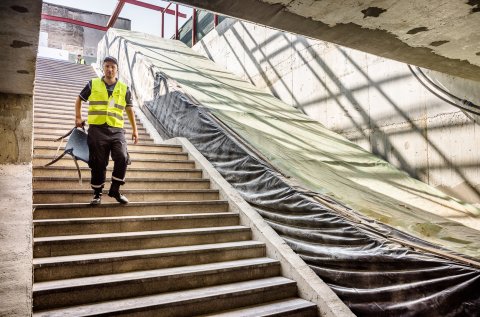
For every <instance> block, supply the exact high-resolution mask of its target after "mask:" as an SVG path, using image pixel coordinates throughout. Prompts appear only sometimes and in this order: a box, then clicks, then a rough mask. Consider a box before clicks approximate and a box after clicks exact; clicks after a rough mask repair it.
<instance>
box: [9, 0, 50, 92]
mask: <svg viewBox="0 0 480 317" xmlns="http://www.w3.org/2000/svg"><path fill="white" fill-rule="evenodd" d="M41 7H42V2H41V1H37V0H2V1H0V69H1V70H2V71H1V72H0V92H3V93H13V94H26V95H32V94H33V80H34V77H35V61H36V58H37V48H38V34H39V33H38V30H39V27H40V12H41Z"/></svg>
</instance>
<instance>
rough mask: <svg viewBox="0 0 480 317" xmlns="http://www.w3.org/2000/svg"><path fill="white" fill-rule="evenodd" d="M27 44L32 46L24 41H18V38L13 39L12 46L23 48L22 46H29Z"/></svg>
mask: <svg viewBox="0 0 480 317" xmlns="http://www.w3.org/2000/svg"><path fill="white" fill-rule="evenodd" d="M27 46H32V44H30V43H28V42H24V41H17V40H13V41H12V44H10V47H13V48H21V47H27Z"/></svg>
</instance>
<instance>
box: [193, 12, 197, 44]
mask: <svg viewBox="0 0 480 317" xmlns="http://www.w3.org/2000/svg"><path fill="white" fill-rule="evenodd" d="M196 41H197V9H195V8H194V9H193V14H192V47H193V46H194V45H195V42H196Z"/></svg>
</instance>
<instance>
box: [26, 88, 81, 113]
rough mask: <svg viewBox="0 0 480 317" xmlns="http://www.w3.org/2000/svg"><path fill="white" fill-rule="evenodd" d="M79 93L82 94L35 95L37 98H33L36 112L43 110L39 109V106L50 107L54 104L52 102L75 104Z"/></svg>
mask: <svg viewBox="0 0 480 317" xmlns="http://www.w3.org/2000/svg"><path fill="white" fill-rule="evenodd" d="M79 93H80V92H77V93H70V94H65V93H62V94H58V93H55V95H52V94H40V93H35V96H34V98H33V107H34V110H37V109H42V107H41V106H39V107H37V105H50V104H52V102H55V103H58V104H65V105H72V104H75V100H76V99H77V96H78V94H79Z"/></svg>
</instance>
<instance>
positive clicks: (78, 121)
mask: <svg viewBox="0 0 480 317" xmlns="http://www.w3.org/2000/svg"><path fill="white" fill-rule="evenodd" d="M84 124H85V121H83V120H82V118H75V126H76V127H77V128H81V127H83V125H84Z"/></svg>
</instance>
